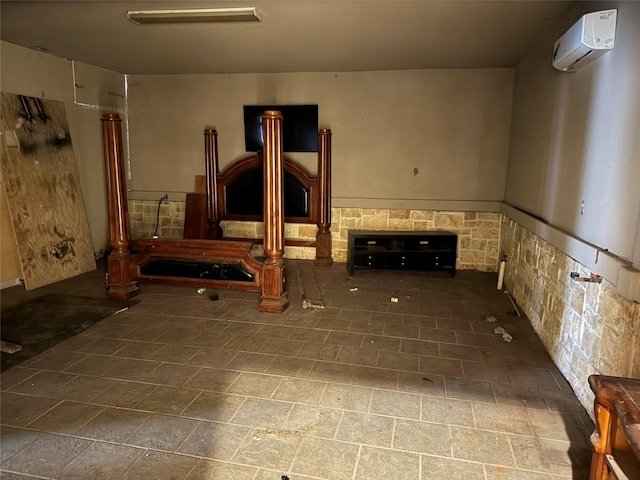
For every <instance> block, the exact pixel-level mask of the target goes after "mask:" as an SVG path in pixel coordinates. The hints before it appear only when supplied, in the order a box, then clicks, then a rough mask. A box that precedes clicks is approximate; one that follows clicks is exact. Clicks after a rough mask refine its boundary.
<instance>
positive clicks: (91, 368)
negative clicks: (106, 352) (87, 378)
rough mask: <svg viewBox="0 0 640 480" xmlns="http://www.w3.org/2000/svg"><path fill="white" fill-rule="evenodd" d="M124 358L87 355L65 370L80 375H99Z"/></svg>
mask: <svg viewBox="0 0 640 480" xmlns="http://www.w3.org/2000/svg"><path fill="white" fill-rule="evenodd" d="M123 361H124V359H122V358H118V357H106V356H103V355H88V356H87V357H85V358H84V359H82V360H80V361H79V362H77V363H74V364H73V365H71V366H70V367H69V368H67V369H66V372H69V373H78V374H81V375H94V376H100V375H103V374H105V373H106V372H108V371H109V370H112V369H113V368H115V367H117V366H118V365H120V364H121V363H122V362H123Z"/></svg>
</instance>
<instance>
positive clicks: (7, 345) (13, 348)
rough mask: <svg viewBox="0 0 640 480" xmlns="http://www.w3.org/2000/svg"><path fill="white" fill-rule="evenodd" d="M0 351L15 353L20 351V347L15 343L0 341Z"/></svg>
mask: <svg viewBox="0 0 640 480" xmlns="http://www.w3.org/2000/svg"><path fill="white" fill-rule="evenodd" d="M0 350H1V351H3V352H4V353H16V352H19V351H20V350H22V345H17V344H15V343H11V342H6V341H4V340H1V341H0Z"/></svg>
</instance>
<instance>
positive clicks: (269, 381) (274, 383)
mask: <svg viewBox="0 0 640 480" xmlns="http://www.w3.org/2000/svg"><path fill="white" fill-rule="evenodd" d="M281 382H282V377H276V376H274V375H262V374H259V373H242V374H241V375H240V376H239V377H238V378H237V380H236V381H235V382H234V383H233V384H231V385H230V386H229V388H227V390H226V391H227V393H233V394H235V395H245V396H248V397H250V396H253V397H260V398H269V397H271V395H273V392H275V391H276V389H277V388H278V386H279V385H280V383H281Z"/></svg>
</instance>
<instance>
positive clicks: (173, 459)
mask: <svg viewBox="0 0 640 480" xmlns="http://www.w3.org/2000/svg"><path fill="white" fill-rule="evenodd" d="M197 461H198V459H197V458H194V457H187V456H185V455H176V454H173V453H164V452H156V451H153V450H149V451H147V452H145V453H144V454H143V455H142V456H140V458H138V460H137V461H136V462H135V463H134V464H133V465H132V466H131V467H130V468H129V469H128V470H127V471H126V473H125V474H124V475H123V476H122V477H121V479H122V480H139V479H142V478H153V479H154V480H170V479H174V478H175V479H177V478H185V477H186V476H187V475H188V474H189V472H190V471H191V470H192V469H193V467H194V466H195V464H196V462H197Z"/></svg>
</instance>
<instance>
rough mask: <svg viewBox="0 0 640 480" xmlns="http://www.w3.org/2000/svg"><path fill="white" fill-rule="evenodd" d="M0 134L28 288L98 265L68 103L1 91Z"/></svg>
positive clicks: (4, 174) (14, 224)
mask: <svg viewBox="0 0 640 480" xmlns="http://www.w3.org/2000/svg"><path fill="white" fill-rule="evenodd" d="M0 133H1V134H2V135H0V136H1V137H2V162H1V166H2V178H3V181H4V184H5V189H6V192H7V199H8V204H9V211H10V212H11V221H12V223H13V229H14V232H15V237H16V243H17V245H18V252H19V255H20V263H21V267H22V275H23V278H24V282H25V288H26V289H27V290H32V289H34V288H38V287H41V286H43V285H48V284H50V283H55V282H58V281H60V280H64V279H66V278H70V277H73V276H76V275H79V274H81V273H85V272H88V271H91V270H95V268H96V263H95V260H94V256H93V246H92V243H91V237H90V234H89V224H88V223H87V215H86V212H85V209H84V202H83V200H82V192H81V190H80V181H79V178H78V170H77V167H76V162H75V158H74V155H73V148H72V145H71V136H70V134H69V126H68V123H67V116H66V113H65V110H64V104H63V103H62V102H57V101H52V100H45V99H37V98H34V97H24V96H18V95H14V94H10V93H4V92H2V109H1V113H0Z"/></svg>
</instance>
